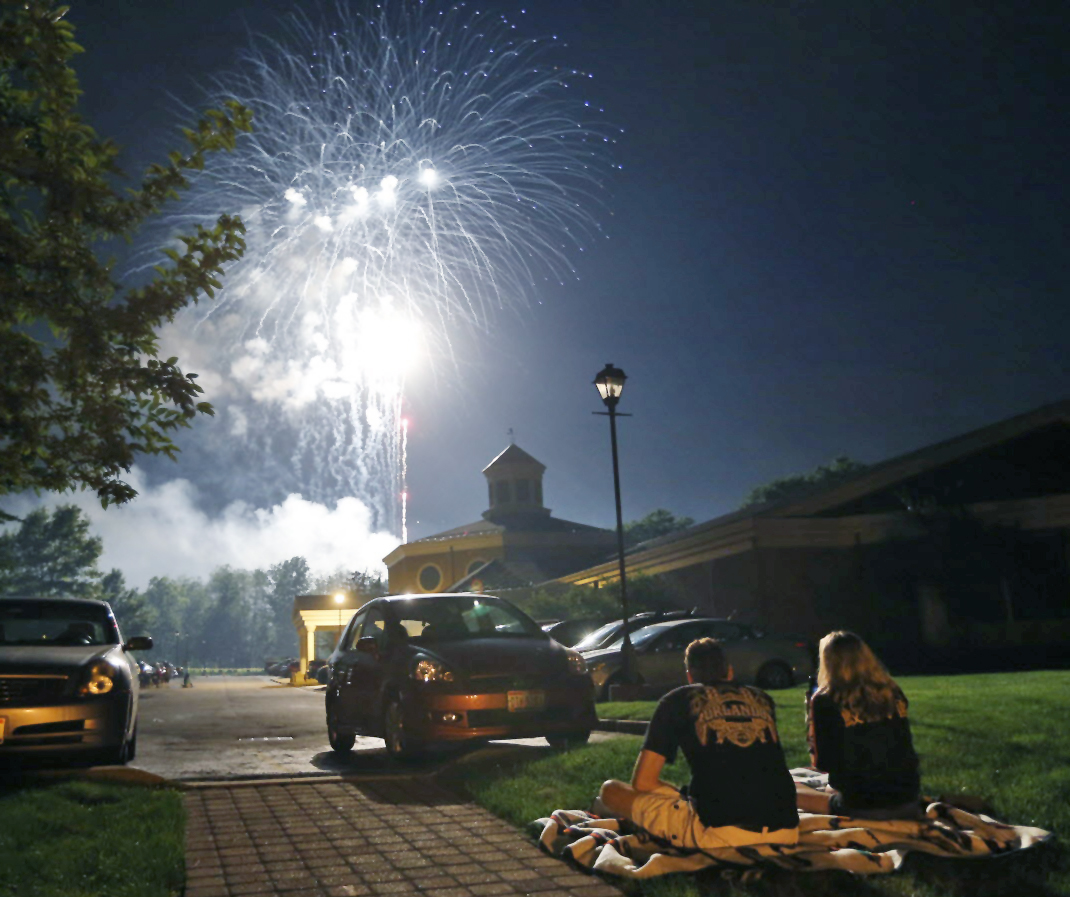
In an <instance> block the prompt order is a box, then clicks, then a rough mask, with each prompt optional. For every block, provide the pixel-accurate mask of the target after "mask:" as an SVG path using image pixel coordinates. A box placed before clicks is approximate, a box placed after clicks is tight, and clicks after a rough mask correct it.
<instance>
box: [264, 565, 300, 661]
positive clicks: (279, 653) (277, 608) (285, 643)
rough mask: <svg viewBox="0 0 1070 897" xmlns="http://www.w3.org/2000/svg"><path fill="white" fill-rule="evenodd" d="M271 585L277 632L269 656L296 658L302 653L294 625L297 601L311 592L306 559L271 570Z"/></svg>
mask: <svg viewBox="0 0 1070 897" xmlns="http://www.w3.org/2000/svg"><path fill="white" fill-rule="evenodd" d="M267 576H268V583H269V584H270V586H271V592H270V596H269V601H270V604H271V612H272V619H273V621H274V632H273V638H272V641H271V648H270V650H268V651H266V652H265V654H266V655H267V656H270V657H293V656H295V655H296V654H297V653H298V651H299V645H298V644H297V630H296V629H294V625H293V607H294V598H296V597H297V596H298V595H304V594H307V593H308V590H309V574H308V562H307V561H306V560H305V559H304V558H303V557H292V558H290V559H289V560H288V561H283V562H282V563H281V564H275V565H273V566H271V567H269V568H268V571H267Z"/></svg>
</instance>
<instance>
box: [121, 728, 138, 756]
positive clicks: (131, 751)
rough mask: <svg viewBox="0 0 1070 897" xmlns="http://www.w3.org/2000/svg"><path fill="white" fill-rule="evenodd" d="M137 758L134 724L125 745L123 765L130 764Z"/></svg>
mask: <svg viewBox="0 0 1070 897" xmlns="http://www.w3.org/2000/svg"><path fill="white" fill-rule="evenodd" d="M136 756H137V724H136V723H135V724H134V732H133V734H132V735H131V736H130V740H129V741H128V742H127V743H126V758H125V759H124V760H123V763H124V764H126V763H130V762H131V761H133V759H134V757H136Z"/></svg>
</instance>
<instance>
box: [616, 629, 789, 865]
mask: <svg viewBox="0 0 1070 897" xmlns="http://www.w3.org/2000/svg"><path fill="white" fill-rule="evenodd" d="M684 664H685V666H686V668H687V681H688V683H689V684H688V685H684V686H681V687H680V688H677V689H675V690H673V691H671V692H669V693H668V694H667V695H665V696H664V697H663V698H662V699H661V701H659V702H658V706H657V707H656V708H655V710H654V715H653V717H652V718H651V720H650V725H649V726H648V727H647V733H646V739H645V740H644V742H643V748H642V750H641V751H640V752H639V757H638V759H637V760H636V761H635V770H634V772H633V773H632V781H631V784H630V785H629V784H626V783H624V782H620V781H617V780H616V779H610V780H609V781H608V782H606V783H604V784H603V785H602V788H601V791H600V792H599V797H600V798H601V802H602V804H603V805H604V807H605V808H606V809H608V810H609V811H610V813H611V814H612V815H613V816H616V817H619V818H623V819H630V820H631V821H632V822H634V823H635V824H636V825H638V826H639V827H640V828H643V829H645V830H646V831H648V832H649V833H650V834H652V835H654V836H655V837H658V838H663V839H664V840H666V841H670V842H671V843H672V844H673V846H675V847H682V848H689V849H699V850H710V849H717V848H723V847H744V846H751V845H755V844H795V843H797V841H798V839H799V814H798V811H797V810H796V808H795V784H794V782H793V781H792V778H791V774H790V773H789V772H788V768H787V765H786V764H785V762H784V751H783V749H782V748H781V746H780V736H779V735H778V734H777V727H776V712H775V710H774V706H773V700H772V698H770V697H769V695H767V694H766V693H765V692H763V691H761V690H760V689H757V688H751V687H749V686H745V685H736V684H735V683H733V682H732V667H731V666H729V665H728V664H727V662H726V661H725V656H724V652H723V651H722V650H721V646H720V644H719V643H718V642H717V641H715V640H714V639H710V638H702V639H697V640H696V641H693V642H692V643H691V644H690V645H688V646H687V651H686V653H685V654H684ZM677 748H679V749H681V750H683V752H684V756H685V757H686V758H687V762H688V764H689V765H690V767H691V784H690V785H689V786H688V788H687V789H686V791H684V790H677V788H676V787H675V786H674V785H671V784H669V783H668V782H663V781H661V779H660V778H659V776H660V775H661V769H662V767H663V766H664V765H665V763H666V762H670V763H671V762H672V761H673V760H674V759H675V757H676V751H677Z"/></svg>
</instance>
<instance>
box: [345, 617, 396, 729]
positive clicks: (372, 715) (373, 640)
mask: <svg viewBox="0 0 1070 897" xmlns="http://www.w3.org/2000/svg"><path fill="white" fill-rule="evenodd" d="M386 647H387V645H386V618H385V616H384V614H383V609H382V608H381V607H379V606H372V607H370V608H368V613H367V616H365V618H364V623H363V625H362V626H361V628H360V632H359V634H358V636H357V638H356V639H355V640H354V642H353V650H352V651H351V652H349V653H350V655H351V656H352V661H351V664H350V677H349V690H348V695H349V700H350V702H351V703H349V704H348V705H347V706H348V707H349V708H350V712H351V713H352V718H353V719H354V720H355V721H356V726H357V728H359V729H361V730H363V731H365V732H374V731H375V730H377V729H378V727H379V715H380V708H379V693H380V691H381V690H382V687H383V666H384V664H385V663H386Z"/></svg>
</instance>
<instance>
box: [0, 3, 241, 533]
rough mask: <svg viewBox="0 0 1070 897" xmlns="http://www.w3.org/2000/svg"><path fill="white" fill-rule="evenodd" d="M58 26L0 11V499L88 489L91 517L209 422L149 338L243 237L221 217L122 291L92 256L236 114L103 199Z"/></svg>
mask: <svg viewBox="0 0 1070 897" xmlns="http://www.w3.org/2000/svg"><path fill="white" fill-rule="evenodd" d="M66 11H67V8H66V7H62V6H55V5H53V3H52V2H51V0H21V2H18V3H6V2H5V3H4V4H3V5H2V7H0V296H2V297H3V301H2V302H0V496H3V495H5V494H11V493H16V492H21V491H24V490H27V489H33V490H35V491H38V492H40V491H41V490H48V491H65V490H69V489H73V488H82V489H86V488H89V489H93V490H94V491H96V493H97V495H98V496H99V498H100V500H101V503H102V504H103V505H104V506H105V507H106V506H108V505H109V504H111V503H121V502H125V501H128V500H129V499H130V498H132V497H133V496H134V495H135V494H136V492H135V490H134V489H133V488H132V487H131V486H130V485H129V483H126V482H123V480H122V479H121V475H122V473H123V472H125V471H129V469H130V467H131V465H132V464H133V462H134V460H135V456H136V455H137V454H139V453H144V454H150V455H158V454H165V455H167V456H168V457H171V458H173V457H174V455H175V453H176V452H177V450H178V449H177V447H176V446H175V444H174V442H172V434H173V433H174V431H175V430H176V429H177V428H179V427H183V426H189V425H190V421H191V419H192V418H194V417H195V416H196V415H197V414H211V413H212V407H211V405H209V404H208V403H207V402H202V401H199V400H198V396H199V395H200V394H201V393H202V389H201V387H200V386H198V385H197V383H196V382H195V379H194V378H195V377H196V375H195V374H184V373H183V372H182V371H181V370H180V369H179V367H178V365H177V362H178V359H177V358H168V359H166V360H161V359H160V358H158V357H157V338H156V331H157V329H158V328H159V327H160V326H161V325H162V324H163V323H164V322H166V321H171V320H172V319H173V318H174V316H175V315H176V314H177V313H178V312H179V311H180V310H182V309H183V308H185V307H186V306H187V305H189V304H190V303H191V302H195V301H197V298H198V297H199V296H200V295H201V294H202V293H203V294H205V295H207V296H209V297H210V296H212V295H213V292H214V291H215V290H216V289H217V288H219V286H220V282H219V277H220V276H221V275H222V272H223V267H224V265H225V264H226V263H228V262H230V261H233V260H235V259H237V258H239V257H240V256H241V254H242V252H243V251H244V248H245V243H244V240H243V238H242V234H243V233H244V227H243V226H242V223H241V219H240V218H237V217H232V216H228V215H223V216H221V217H220V218H219V220H218V221H217V223H216V225H215V226H214V227H211V228H206V227H203V226H198V227H197V229H196V231H195V233H193V234H191V235H187V236H184V237H182V238H181V242H182V243H183V244H184V247H185V248H184V250H183V251H182V252H179V251H176V250H174V249H166V250H164V252H165V254H166V255H167V256H168V258H169V259H170V262H171V264H169V265H160V266H158V267H157V268H156V269H155V271H156V274H155V277H153V278H152V279H150V280H149V281H148V282H147V283H144V284H143V285H141V286H137V287H135V288H130V289H125V290H124V289H122V288H120V286H119V284H118V283H117V282H116V280H115V277H114V274H113V270H112V269H113V265H114V263H113V262H110V261H103V260H101V258H100V257H99V256H98V251H99V250H100V249H101V248H102V244H103V243H106V242H107V241H108V240H113V239H116V238H121V239H125V240H129V239H130V238H131V237H132V236H133V235H134V234H135V233H136V232H137V230H138V228H139V227H140V226H141V225H142V223H143V222H144V221H145V219H146V218H148V217H149V216H150V215H153V214H155V213H156V212H158V211H159V210H160V208H161V207H162V206H163V205H164V204H165V203H166V202H167V201H169V200H173V199H176V198H177V197H178V194H179V191H181V190H183V189H184V188H186V187H187V186H188V182H187V179H186V173H187V172H189V171H191V170H196V169H200V168H202V167H203V166H204V162H205V156H206V154H207V153H210V152H215V151H218V150H229V149H231V148H232V147H233V146H234V144H235V141H236V139H237V136H238V133H239V132H240V131H248V130H250V129H251V125H250V122H251V114H250V113H249V111H248V110H246V109H244V108H243V107H242V106H240V105H239V104H238V103H236V102H232V103H228V104H226V108H225V109H222V110H219V109H213V110H209V111H207V112H206V113H205V114H204V116H203V117H202V118H201V120H200V121H199V122H198V123H197V126H196V127H195V128H192V129H185V130H184V134H185V137H186V139H187V141H188V144H189V147H188V149H187V151H186V153H185V154H183V153H181V152H178V151H175V152H172V153H170V154H169V155H168V159H167V162H166V164H163V165H159V164H157V165H153V166H151V167H150V168H149V169H148V171H147V172H146V174H145V176H144V178H143V179H142V181H141V184H140V187H139V188H138V189H135V190H132V191H127V192H126V193H119V192H117V191H116V189H115V188H114V186H113V181H114V180H115V179H116V178H117V177H118V176H120V175H121V172H120V170H119V168H118V165H117V162H116V159H117V156H118V154H119V148H118V147H117V146H116V145H115V144H114V143H112V142H111V141H110V140H106V139H101V138H100V137H98V136H97V134H96V133H95V132H94V130H93V129H92V128H91V127H89V125H87V124H86V123H85V122H83V121H82V119H81V117H80V115H79V114H78V112H77V102H78V97H79V95H80V92H81V91H80V89H79V86H78V78H77V76H76V74H75V72H74V70H73V69H72V68H71V66H70V60H71V59H72V57H73V56H75V54H77V53H78V52H80V51H81V47H79V46H78V44H77V43H75V41H74V29H73V27H72V26H71V24H70V23H68V22H67V21H65V20H64V14H65V13H66ZM0 513H3V512H0ZM4 518H6V519H12V518H11V517H10V515H8V514H4ZM0 519H2V518H0Z"/></svg>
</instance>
